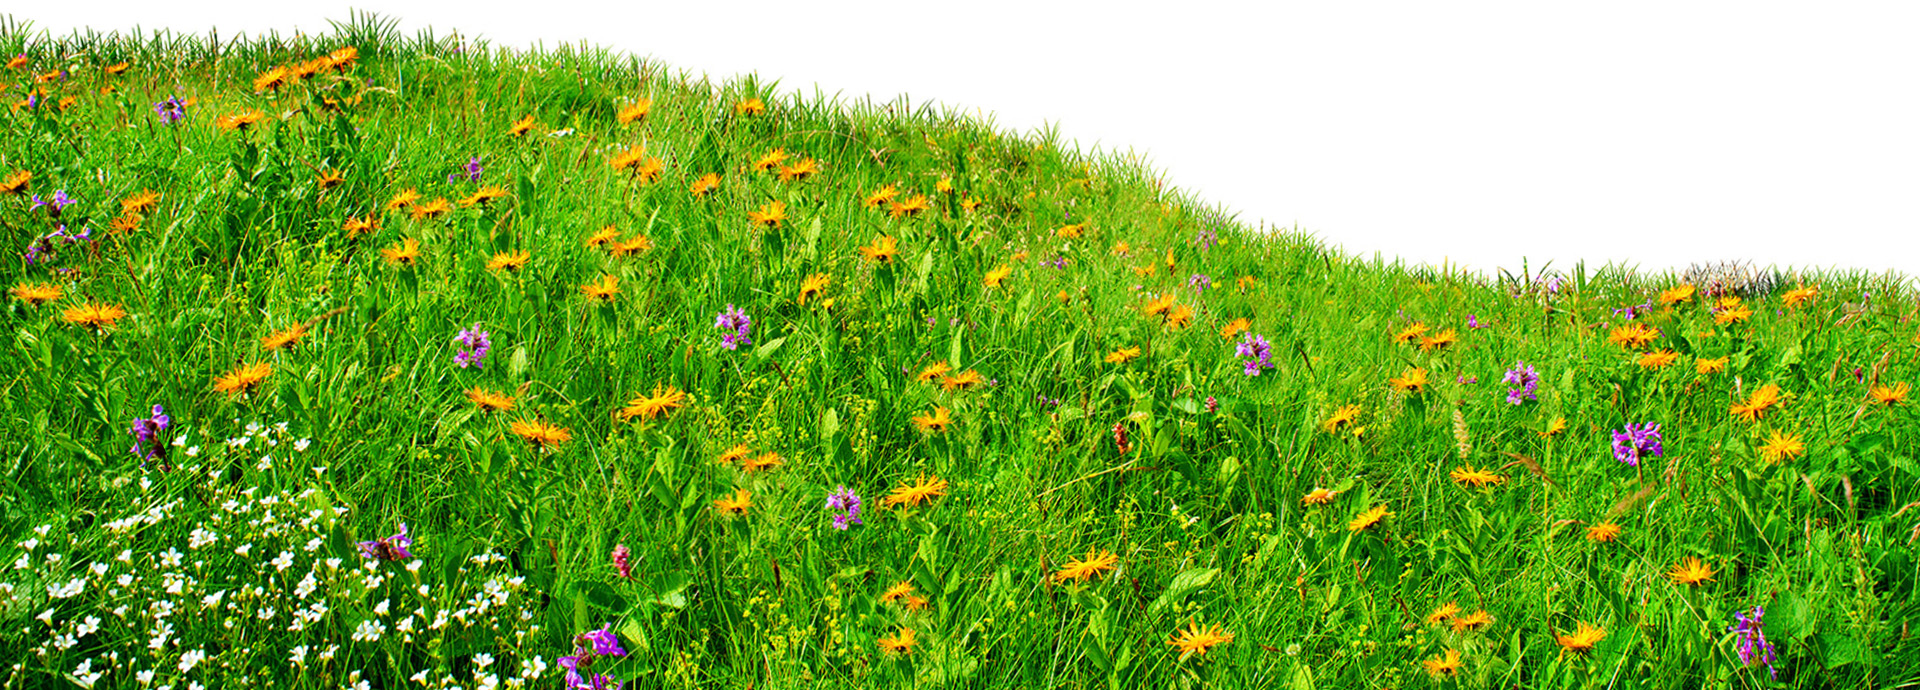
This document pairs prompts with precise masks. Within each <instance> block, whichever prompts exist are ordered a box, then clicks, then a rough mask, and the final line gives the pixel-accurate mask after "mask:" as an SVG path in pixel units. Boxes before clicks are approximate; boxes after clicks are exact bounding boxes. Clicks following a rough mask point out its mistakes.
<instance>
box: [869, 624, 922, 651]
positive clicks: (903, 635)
mask: <svg viewBox="0 0 1920 690" xmlns="http://www.w3.org/2000/svg"><path fill="white" fill-rule="evenodd" d="M875 643H876V644H878V645H880V651H883V652H886V653H888V654H911V653H913V628H909V627H905V626H901V628H900V630H899V631H898V632H895V633H894V634H893V635H891V636H888V637H882V638H880V639H879V640H876V641H875Z"/></svg>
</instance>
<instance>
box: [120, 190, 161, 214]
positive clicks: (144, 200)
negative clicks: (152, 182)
mask: <svg viewBox="0 0 1920 690" xmlns="http://www.w3.org/2000/svg"><path fill="white" fill-rule="evenodd" d="M159 203H160V193H159V192H156V191H153V190H151V189H142V190H140V191H139V192H138V193H136V194H134V195H133V196H130V197H127V198H125V199H121V200H120V212H121V213H144V212H146V211H147V210H149V209H152V208H153V207H154V206H155V205H157V204H159Z"/></svg>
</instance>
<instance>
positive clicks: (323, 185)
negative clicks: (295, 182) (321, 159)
mask: <svg viewBox="0 0 1920 690" xmlns="http://www.w3.org/2000/svg"><path fill="white" fill-rule="evenodd" d="M345 181H347V176H346V175H343V174H341V173H340V171H338V170H322V171H320V174H319V175H316V176H314V178H313V184H314V186H316V187H319V188H320V191H323V192H324V191H326V190H329V189H333V188H334V187H337V186H339V185H340V183H342V182H345Z"/></svg>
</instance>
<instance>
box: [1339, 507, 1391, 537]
mask: <svg viewBox="0 0 1920 690" xmlns="http://www.w3.org/2000/svg"><path fill="white" fill-rule="evenodd" d="M1390 517H1393V513H1389V512H1387V507H1386V506H1384V505H1378V506H1374V507H1372V508H1368V509H1367V510H1366V512H1363V513H1361V514H1359V515H1357V516H1355V517H1354V518H1353V519H1352V520H1350V521H1348V522H1347V531H1348V532H1359V531H1361V530H1365V529H1367V528H1370V527H1373V526H1374V525H1377V524H1380V521H1381V520H1385V519H1387V518H1390Z"/></svg>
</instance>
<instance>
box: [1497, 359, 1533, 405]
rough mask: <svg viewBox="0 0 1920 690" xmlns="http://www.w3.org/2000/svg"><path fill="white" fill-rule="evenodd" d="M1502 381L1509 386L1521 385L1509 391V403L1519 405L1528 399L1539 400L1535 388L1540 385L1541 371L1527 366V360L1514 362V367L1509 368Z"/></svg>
mask: <svg viewBox="0 0 1920 690" xmlns="http://www.w3.org/2000/svg"><path fill="white" fill-rule="evenodd" d="M1500 381H1501V382H1502V383H1505V384H1507V385H1509V386H1519V388H1514V389H1511V390H1508V391H1507V402H1509V403H1512V404H1514V405H1518V404H1520V403H1521V402H1524V401H1527V400H1539V398H1537V397H1534V394H1533V390H1534V388H1536V387H1538V386H1539V385H1540V373H1539V372H1536V371H1534V370H1533V367H1530V366H1527V363H1526V362H1514V363H1513V368H1512V369H1508V370H1507V375H1506V378H1503V379H1500Z"/></svg>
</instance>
